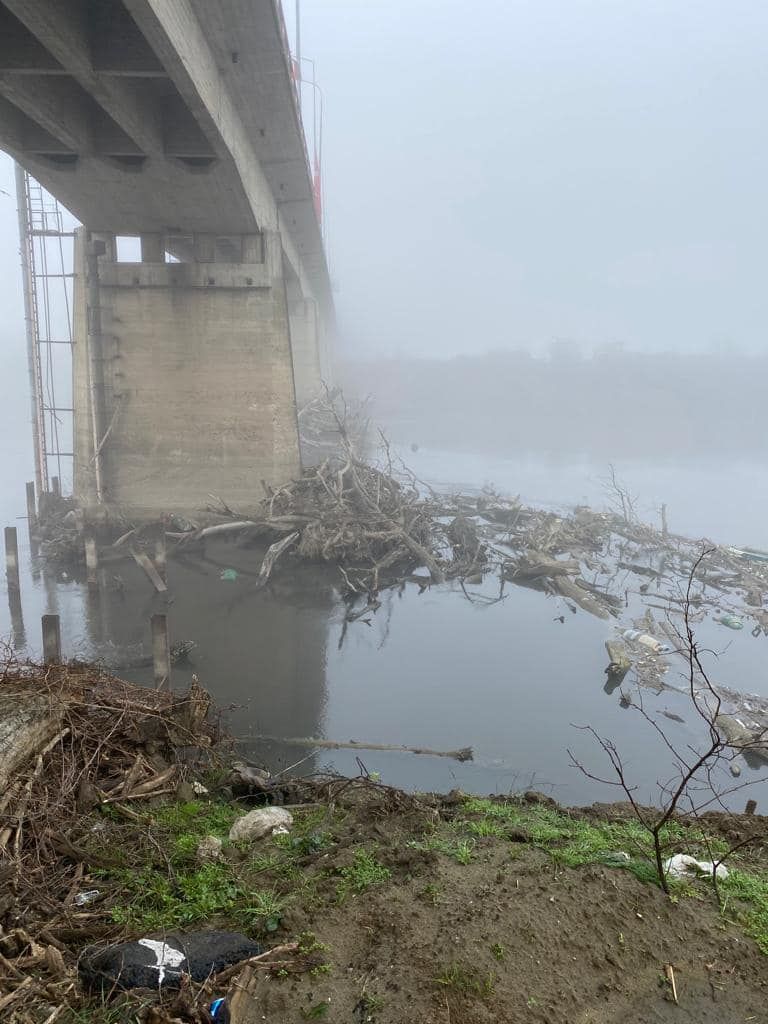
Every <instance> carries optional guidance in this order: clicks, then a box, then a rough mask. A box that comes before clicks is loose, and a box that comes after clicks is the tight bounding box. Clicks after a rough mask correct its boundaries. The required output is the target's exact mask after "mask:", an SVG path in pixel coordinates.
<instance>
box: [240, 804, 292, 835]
mask: <svg viewBox="0 0 768 1024" xmlns="http://www.w3.org/2000/svg"><path fill="white" fill-rule="evenodd" d="M291 825H293V815H292V814H291V812H290V811H286V809H285V808H284V807H259V808H257V809H256V810H255V811H249V813H248V814H245V815H243V817H242V818H238V819H237V821H236V822H235V823H234V825H233V826H232V828H231V829H230V830H229V838H230V841H231V842H233V843H235V842H237V841H238V840H241V839H245V840H250V841H253V840H254V839H262V838H263V837H264V836H266V835H269V834H270V833H271V834H272V835H285V833H286V832H287V831H288V830H289V829H290V827H291Z"/></svg>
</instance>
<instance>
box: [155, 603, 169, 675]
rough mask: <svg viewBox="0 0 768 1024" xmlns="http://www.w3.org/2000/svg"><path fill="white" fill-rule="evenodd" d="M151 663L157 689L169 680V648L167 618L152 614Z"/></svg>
mask: <svg viewBox="0 0 768 1024" xmlns="http://www.w3.org/2000/svg"><path fill="white" fill-rule="evenodd" d="M152 664H153V666H154V670H155V686H157V687H158V689H159V688H160V687H161V686H164V685H165V684H168V685H169V686H170V682H171V648H170V646H169V644H168V618H167V616H165V615H160V614H158V615H153V616H152Z"/></svg>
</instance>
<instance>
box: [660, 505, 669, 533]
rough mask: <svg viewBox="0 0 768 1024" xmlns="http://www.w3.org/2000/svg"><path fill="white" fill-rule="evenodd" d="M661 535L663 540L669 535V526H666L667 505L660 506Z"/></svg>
mask: <svg viewBox="0 0 768 1024" xmlns="http://www.w3.org/2000/svg"><path fill="white" fill-rule="evenodd" d="M661 536H662V537H663V538H664V540H666V539H667V537H668V536H669V528H668V527H667V506H666V505H662V506H661Z"/></svg>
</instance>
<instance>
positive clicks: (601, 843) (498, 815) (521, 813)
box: [452, 797, 727, 883]
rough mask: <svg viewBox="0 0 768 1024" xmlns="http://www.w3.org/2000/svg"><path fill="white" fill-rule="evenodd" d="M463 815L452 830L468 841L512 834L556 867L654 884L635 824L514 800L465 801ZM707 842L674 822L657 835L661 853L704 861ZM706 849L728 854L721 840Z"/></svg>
mask: <svg viewBox="0 0 768 1024" xmlns="http://www.w3.org/2000/svg"><path fill="white" fill-rule="evenodd" d="M462 812H463V816H462V817H459V818H457V819H455V820H454V822H453V823H452V824H453V828H454V829H457V830H464V831H466V832H468V833H469V834H470V835H472V836H482V835H501V836H503V835H504V834H506V833H507V832H508V831H509V830H511V829H514V830H516V831H518V832H522V833H523V834H524V835H525V836H526V837H527V838H528V840H529V842H530V843H531V844H532V845H534V846H537V847H539V848H541V849H544V850H546V851H547V852H548V853H549V855H550V856H551V857H552V859H553V861H554V862H555V863H556V864H561V865H563V866H565V867H572V868H576V867H581V866H582V865H584V864H595V863H601V862H604V863H606V864H610V865H611V866H614V867H624V868H626V869H627V870H629V871H631V872H632V873H633V874H634V875H636V877H637V878H639V879H640V880H641V881H643V882H656V883H658V877H657V874H656V867H655V863H654V859H653V858H654V852H653V842H652V838H651V835H650V833H649V832H648V830H647V829H646V828H644V827H643V826H642V825H641V824H640V822H639V821H637V820H635V819H628V820H626V821H613V822H599V823H597V822H592V821H587V820H585V819H581V818H576V817H571V816H570V815H568V814H565V813H563V812H562V811H559V810H557V809H556V808H552V807H546V806H543V805H541V804H533V805H529V804H524V803H521V802H520V801H516V800H509V801H504V802H500V803H499V802H496V801H493V800H485V799H480V798H476V797H470V798H468V799H466V800H465V801H464V803H463V805H462ZM465 816H469V817H465ZM706 838H707V837H705V835H704V833H703V832H702V831H701V829H698V828H687V827H686V826H684V825H681V824H679V823H677V822H670V823H669V824H668V825H667V826H665V828H664V829H663V830H662V833H661V839H662V842H663V844H664V847H665V849H668V850H670V851H671V850H673V849H674V850H677V849H678V848H681V849H684V850H686V852H688V851H690V852H691V853H693V854H695V855H696V854H698V855H702V856H707V857H708V856H709V853H708V849H707V844H706V842H705V840H706ZM708 845H709V850H711V851H712V853H713V854H714V855H715V856H717V855H718V854H721V853H723V852H725V850H726V849H727V847H726V845H725V844H724V843H723V841H722V840H719V839H713V838H710V839H709V844H708ZM618 851H624V852H626V853H628V854H629V857H630V859H629V860H628V861H626V862H624V863H621V862H616V861H615V860H613V859H612V858H611V855H612V854H615V853H617V852H618Z"/></svg>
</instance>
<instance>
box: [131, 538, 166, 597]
mask: <svg viewBox="0 0 768 1024" xmlns="http://www.w3.org/2000/svg"><path fill="white" fill-rule="evenodd" d="M131 554H132V555H133V558H134V561H135V562H136V564H137V565H139V566H141V568H142V569H143V570H144V572H145V573H146V574H147V576H148V577H149V579H150V581H151V583H152V586H153V587H154V588H155V590H156V591H157V592H158V594H164V593H165V592H166V591H167V590H168V587H167V586H166V585H165V583H164V582H163V578H162V577H161V575H160V573H159V572H158V571H157V569H156V568H155V567H154V565H153V564H152V560H151V559H150V557H149V555H146V554H145V553H144V552H143V551H138V550H137V549H136V548H131Z"/></svg>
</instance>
